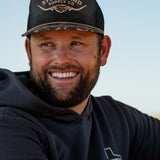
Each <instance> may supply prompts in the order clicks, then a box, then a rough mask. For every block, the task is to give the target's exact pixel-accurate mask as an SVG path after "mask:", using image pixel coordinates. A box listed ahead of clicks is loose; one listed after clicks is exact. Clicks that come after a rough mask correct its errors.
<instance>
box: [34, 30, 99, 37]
mask: <svg viewBox="0 0 160 160" xmlns="http://www.w3.org/2000/svg"><path fill="white" fill-rule="evenodd" d="M31 37H34V38H38V39H41V38H56V37H59V38H65V37H69V38H75V39H76V38H82V39H86V38H91V39H94V38H97V33H93V32H85V31H77V30H53V31H44V32H39V33H34V34H32V35H31Z"/></svg>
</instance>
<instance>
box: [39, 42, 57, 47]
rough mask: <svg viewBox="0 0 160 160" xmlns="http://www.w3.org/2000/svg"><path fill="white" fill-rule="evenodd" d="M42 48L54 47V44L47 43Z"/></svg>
mask: <svg viewBox="0 0 160 160" xmlns="http://www.w3.org/2000/svg"><path fill="white" fill-rule="evenodd" d="M40 46H41V47H54V44H53V43H48V42H47V43H42V44H41V45H40Z"/></svg>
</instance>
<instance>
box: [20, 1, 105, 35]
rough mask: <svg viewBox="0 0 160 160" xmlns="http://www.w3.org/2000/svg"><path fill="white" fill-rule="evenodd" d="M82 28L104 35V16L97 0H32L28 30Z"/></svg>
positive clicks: (29, 33) (35, 31) (82, 29)
mask: <svg viewBox="0 0 160 160" xmlns="http://www.w3.org/2000/svg"><path fill="white" fill-rule="evenodd" d="M49 30H80V31H89V32H96V33H99V34H102V35H104V17H103V13H102V11H101V9H100V7H99V5H98V3H97V2H96V0H31V1H30V7H29V16H28V25H27V31H26V32H25V33H24V34H23V35H22V36H30V35H31V34H33V33H37V32H42V31H49Z"/></svg>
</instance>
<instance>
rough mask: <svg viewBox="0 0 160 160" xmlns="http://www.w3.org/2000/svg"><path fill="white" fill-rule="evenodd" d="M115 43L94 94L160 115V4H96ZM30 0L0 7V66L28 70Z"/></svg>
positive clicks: (105, 1)
mask: <svg viewBox="0 0 160 160" xmlns="http://www.w3.org/2000/svg"><path fill="white" fill-rule="evenodd" d="M97 1H98V3H99V5H100V6H101V8H102V10H103V12H104V17H105V34H107V35H109V36H110V37H111V40H112V47H111V51H110V55H109V58H108V62H107V65H106V66H104V67H102V68H101V73H100V77H99V80H98V83H97V85H96V86H95V88H94V90H93V91H92V94H93V95H95V96H101V95H110V96H112V97H113V98H114V99H116V100H119V101H122V102H124V103H126V104H128V105H130V106H133V107H135V108H137V109H139V110H140V111H142V112H145V113H147V114H150V115H159V114H160V9H159V6H160V1H159V0H152V1H149V0H141V1H139V0H134V1H127V0H121V1H120V0H112V1H108V0H97ZM28 6H29V0H23V1H22V0H14V1H11V0H5V1H2V2H1V5H0V24H1V25H0V68H7V69H9V70H12V71H24V70H29V65H28V61H27V56H26V53H25V49H24V40H25V38H24V37H21V34H22V33H24V32H25V31H26V24H27V16H28Z"/></svg>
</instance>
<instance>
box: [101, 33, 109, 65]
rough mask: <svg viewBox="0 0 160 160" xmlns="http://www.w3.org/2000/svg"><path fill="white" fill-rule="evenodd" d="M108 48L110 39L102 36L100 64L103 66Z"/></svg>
mask: <svg viewBox="0 0 160 160" xmlns="http://www.w3.org/2000/svg"><path fill="white" fill-rule="evenodd" d="M110 48H111V39H110V37H109V36H104V38H103V40H102V46H101V66H104V65H105V64H106V62H107V58H108V55H109V51H110Z"/></svg>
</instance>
